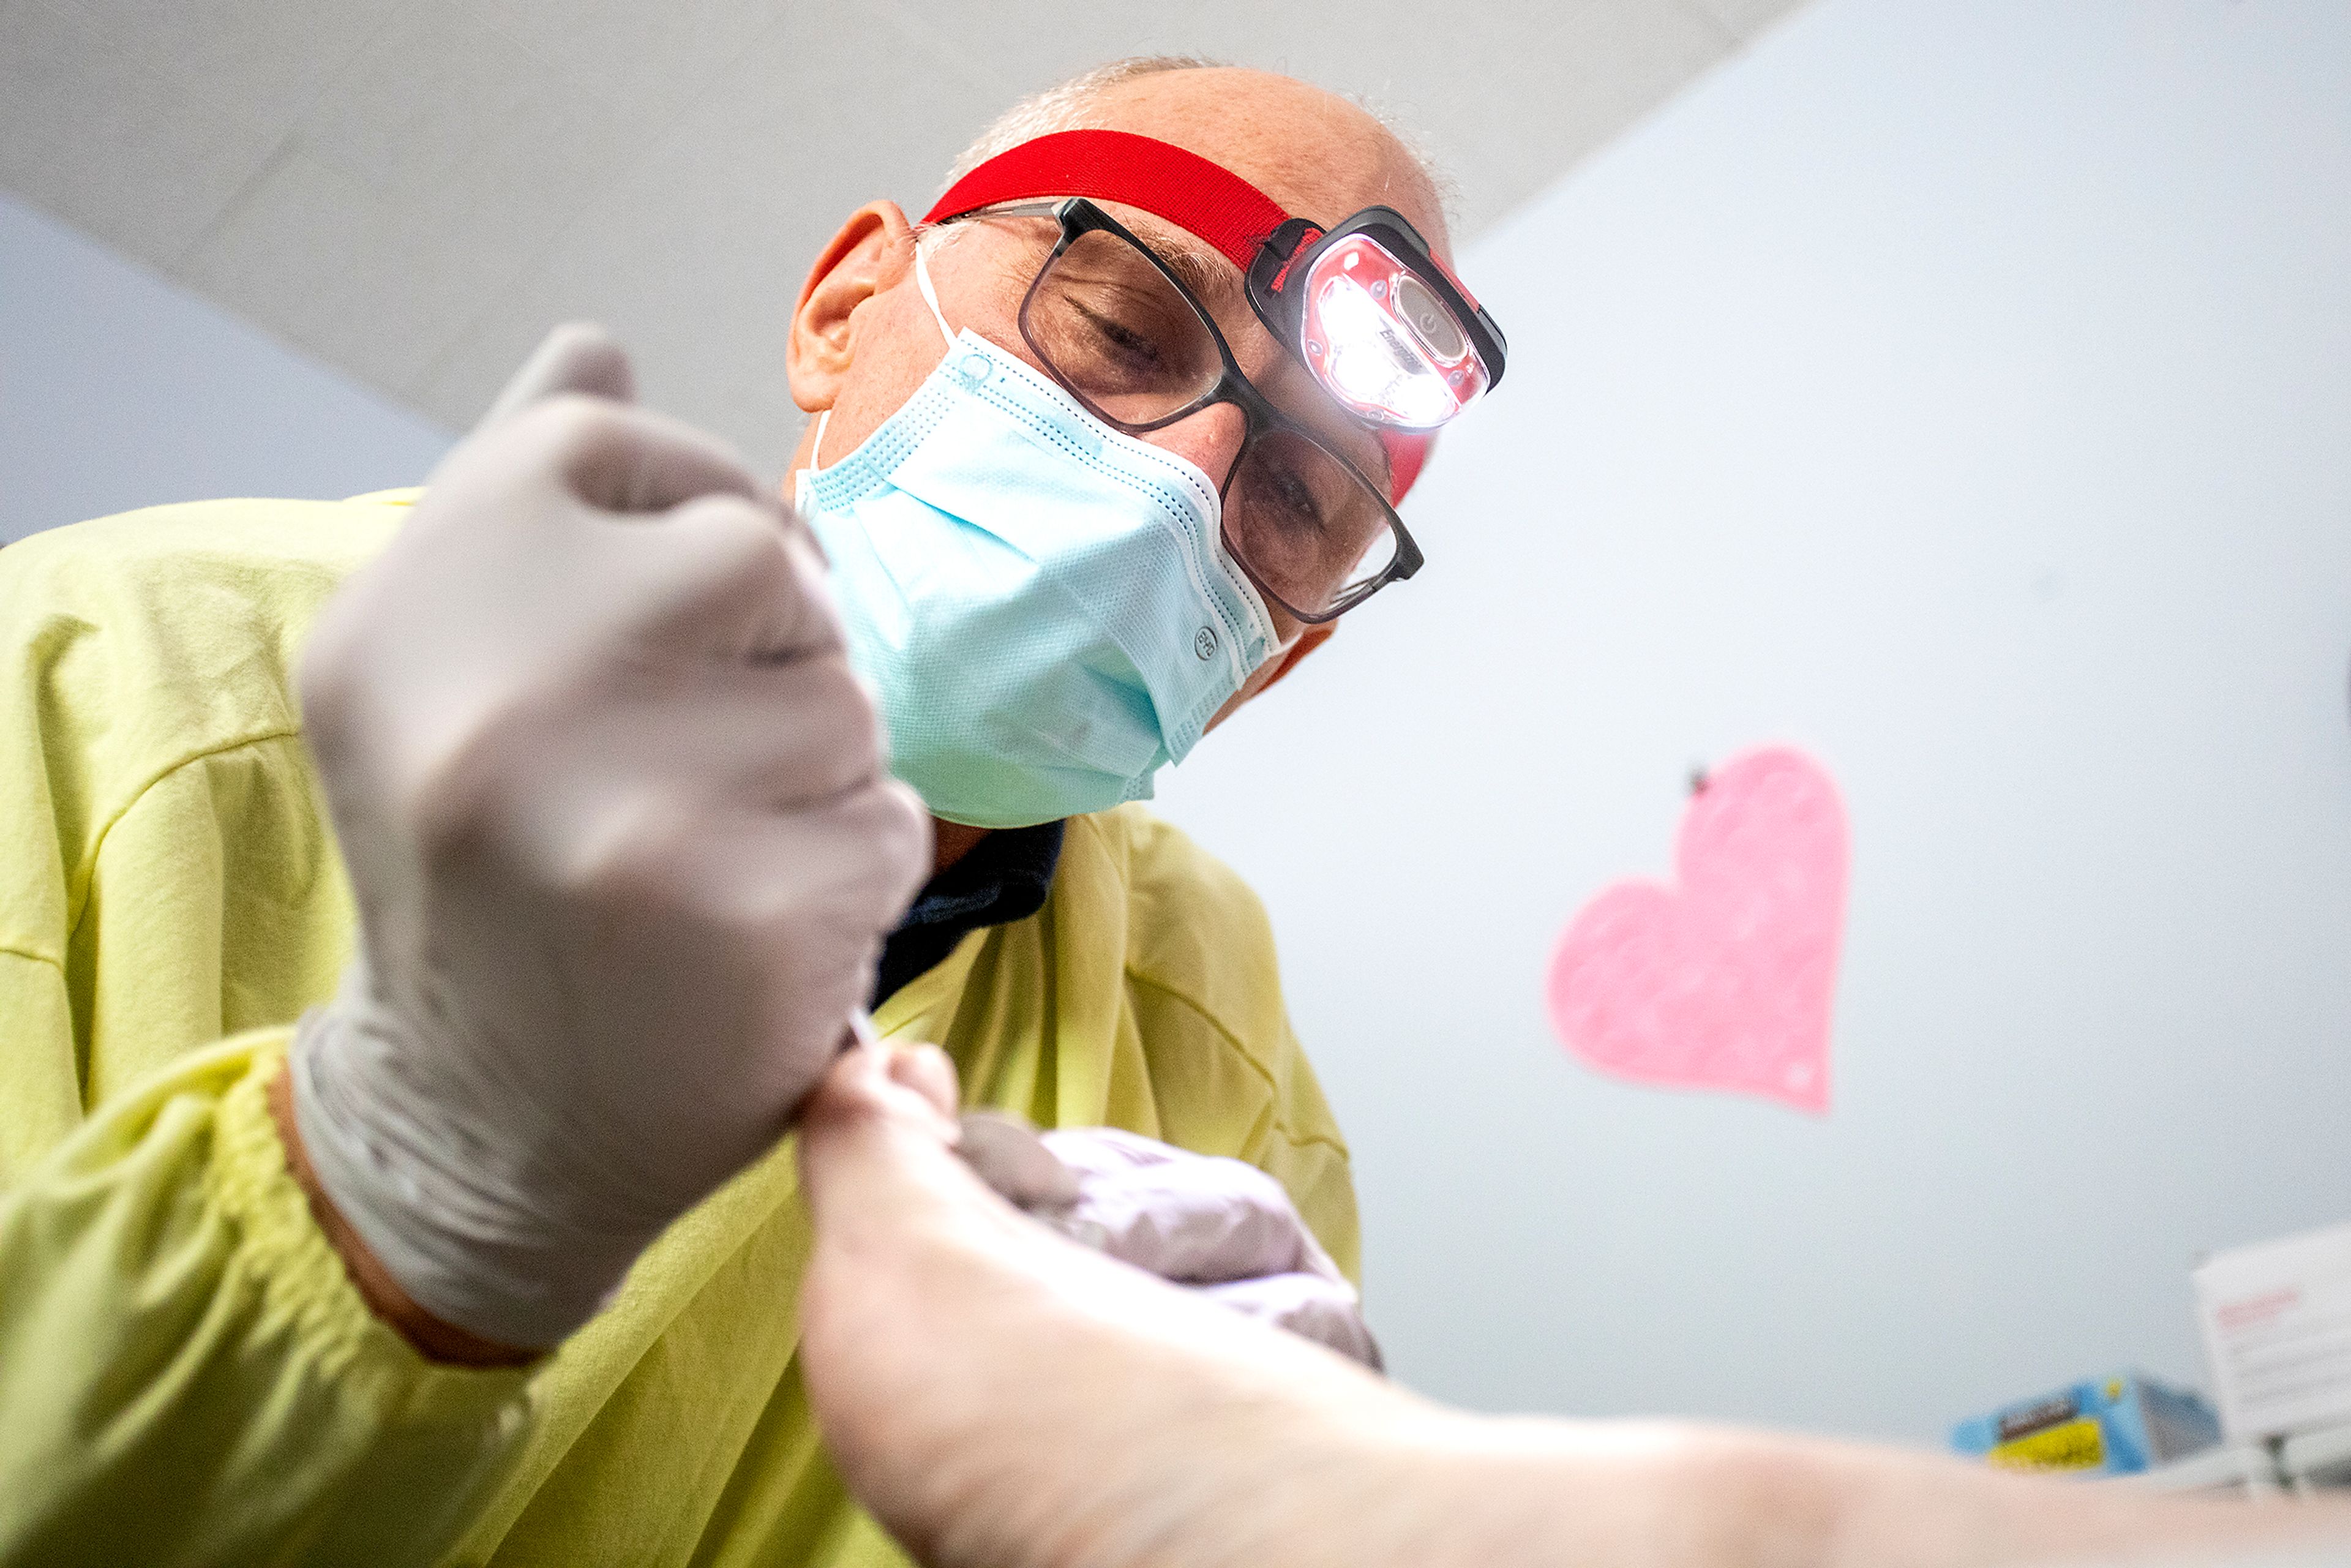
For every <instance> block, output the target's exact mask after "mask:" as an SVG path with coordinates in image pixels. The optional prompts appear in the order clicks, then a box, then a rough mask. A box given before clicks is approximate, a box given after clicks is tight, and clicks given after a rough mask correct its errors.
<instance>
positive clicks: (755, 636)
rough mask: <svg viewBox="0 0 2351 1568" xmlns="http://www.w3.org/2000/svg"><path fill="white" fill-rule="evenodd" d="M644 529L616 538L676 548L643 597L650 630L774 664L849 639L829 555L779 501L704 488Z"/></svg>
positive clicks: (666, 640)
mask: <svg viewBox="0 0 2351 1568" xmlns="http://www.w3.org/2000/svg"><path fill="white" fill-rule="evenodd" d="M637 531H638V530H636V529H634V528H625V529H619V530H615V532H616V533H617V534H619V535H620V536H621V537H619V538H612V539H611V540H610V542H611V543H612V544H615V545H621V546H624V547H626V548H627V549H631V550H644V551H651V550H659V551H662V552H664V553H665V554H667V555H668V556H670V557H671V558H672V566H671V567H670V568H668V569H664V570H662V571H661V573H660V575H661V576H662V578H663V579H664V586H663V587H662V588H661V589H660V591H657V592H653V593H649V594H648V595H647V597H646V601H645V604H646V612H647V614H646V617H645V621H644V623H643V634H644V635H645V636H646V637H647V638H648V640H650V641H653V642H656V643H662V644H664V645H666V646H672V647H691V648H696V649H700V650H702V651H704V652H705V653H716V654H719V655H721V656H724V657H727V658H734V659H753V660H758V661H759V662H761V663H764V664H789V663H791V662H793V661H795V660H798V659H803V658H807V657H809V656H810V655H812V654H821V653H839V652H840V651H841V648H842V647H843V646H844V645H845V641H846V640H845V638H844V637H843V634H842V632H841V612H840V610H839V609H838V608H837V607H836V606H835V604H834V603H833V598H832V585H831V581H830V580H828V574H827V573H826V570H825V566H824V560H823V558H822V557H821V556H820V555H819V554H818V553H817V550H816V548H815V546H814V544H813V543H812V542H811V541H810V539H809V538H808V537H807V535H806V533H805V532H804V531H801V530H799V529H798V528H795V527H793V526H792V525H791V521H790V518H789V514H787V513H785V512H783V511H782V510H781V509H780V508H779V507H777V506H775V505H774V504H773V503H769V502H746V501H743V500H741V499H739V498H737V497H733V496H705V497H701V498H700V499H698V500H695V501H691V502H688V503H687V504H686V505H684V506H682V507H676V508H674V510H672V511H671V512H670V513H669V515H668V516H667V517H664V518H663V519H662V520H661V523H660V526H659V528H657V529H656V530H653V531H654V532H655V533H657V535H658V539H657V540H651V539H646V540H640V539H639V538H635V537H633V536H635V535H636V534H637Z"/></svg>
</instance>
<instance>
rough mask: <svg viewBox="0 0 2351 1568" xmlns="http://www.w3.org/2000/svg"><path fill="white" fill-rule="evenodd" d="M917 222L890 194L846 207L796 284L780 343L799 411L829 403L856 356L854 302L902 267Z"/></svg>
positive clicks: (868, 295) (893, 279) (862, 300)
mask: <svg viewBox="0 0 2351 1568" xmlns="http://www.w3.org/2000/svg"><path fill="white" fill-rule="evenodd" d="M913 258H914V225H912V224H910V223H908V222H907V221H906V214H905V213H904V211H902V210H901V209H900V207H899V205H898V204H897V203H895V202H869V203H867V204H865V205H864V206H862V207H860V208H858V209H857V211H856V212H854V213H852V214H850V218H849V221H848V222H847V223H845V224H843V225H841V232H840V233H838V234H836V235H833V236H832V242H831V244H830V245H828V246H825V247H824V251H823V254H821V255H820V256H818V257H817V258H816V265H815V266H814V267H810V269H809V275H808V281H807V282H805V283H803V284H801V285H800V297H799V302H798V303H797V304H796V305H794V306H793V308H792V329H791V335H790V336H789V338H788V339H787V340H785V344H784V373H785V375H786V376H787V377H788V378H789V380H790V382H791V387H792V401H793V402H796V403H798V404H799V407H800V411H801V412H802V413H816V412H817V411H818V410H820V409H827V408H831V406H832V405H833V402H834V400H835V399H836V398H838V397H839V396H840V395H841V382H843V381H844V380H846V379H847V377H848V375H849V368H850V366H851V364H852V363H853V362H854V361H855V360H856V358H857V311H858V308H859V307H861V306H862V305H863V304H865V303H866V301H868V300H870V299H872V298H873V297H874V296H875V295H877V294H879V293H881V292H882V291H883V289H885V288H888V287H891V286H892V285H893V284H895V283H896V282H897V281H898V280H899V279H900V278H902V277H904V276H905V274H906V268H907V267H908V265H909V264H910V263H911V261H912V260H913Z"/></svg>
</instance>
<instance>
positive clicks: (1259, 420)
mask: <svg viewBox="0 0 2351 1568" xmlns="http://www.w3.org/2000/svg"><path fill="white" fill-rule="evenodd" d="M1021 217H1050V218H1052V219H1054V220H1055V221H1057V222H1058V223H1059V224H1060V225H1061V237H1060V239H1058V240H1056V241H1055V242H1054V245H1053V248H1052V250H1051V251H1050V253H1048V254H1047V256H1046V257H1045V259H1044V260H1043V261H1042V262H1041V263H1040V264H1039V265H1038V267H1037V276H1036V277H1033V278H1031V279H1029V288H1028V291H1027V292H1026V293H1025V294H1023V295H1022V296H1021V298H1020V312H1019V327H1020V338H1021V340H1022V341H1023V342H1025V343H1027V344H1028V345H1029V351H1030V352H1031V353H1033V354H1035V355H1036V356H1037V362H1038V363H1039V364H1040V365H1042V366H1044V368H1045V371H1046V373H1047V374H1048V375H1050V376H1051V377H1052V378H1053V380H1054V382H1056V383H1058V384H1059V385H1060V386H1061V390H1062V391H1064V392H1068V393H1069V394H1070V395H1071V397H1073V398H1075V399H1077V400H1078V402H1079V403H1080V404H1081V405H1082V406H1083V407H1084V409H1085V410H1086V412H1087V413H1091V414H1092V415H1093V416H1094V417H1095V418H1097V419H1099V420H1101V421H1102V423H1105V424H1107V425H1109V426H1111V427H1112V428H1113V430H1118V431H1122V432H1123V433H1124V434H1128V435H1147V434H1150V433H1151V432H1153V431H1155V430H1165V428H1167V426H1169V425H1171V424H1174V423H1175V422H1176V421H1178V420H1181V419H1188V418H1190V417H1191V416H1192V415H1193V414H1196V413H1199V412H1200V411H1201V410H1203V409H1206V408H1213V407H1215V406H1216V405H1217V403H1220V402H1229V403H1232V404H1234V405H1235V406H1237V407H1238V408H1239V410H1240V411H1241V422H1242V428H1241V444H1240V448H1239V450H1238V451H1237V452H1235V453H1234V454H1233V461H1232V465H1231V466H1230V467H1229V468H1228V469H1227V470H1226V471H1225V476H1224V480H1223V482H1222V483H1220V484H1219V485H1218V486H1217V500H1218V501H1219V502H1222V501H1223V499H1224V495H1225V492H1226V491H1227V490H1228V489H1230V488H1231V487H1232V482H1233V476H1235V475H1237V474H1238V473H1239V472H1240V467H1241V460H1242V459H1243V458H1244V457H1246V456H1248V455H1249V447H1250V446H1251V445H1253V444H1255V443H1256V442H1257V441H1258V439H1259V437H1260V436H1262V435H1264V434H1267V433H1269V432H1271V431H1277V430H1279V431H1286V432H1288V433H1289V434H1291V435H1294V436H1296V437H1298V438H1299V439H1300V440H1301V441H1303V442H1305V443H1306V444H1308V445H1310V446H1311V447H1313V448H1314V449H1315V450H1316V451H1317V452H1320V453H1322V455H1324V456H1325V457H1328V458H1330V459H1331V461H1332V462H1333V463H1336V464H1338V465H1339V466H1341V467H1342V468H1344V469H1345V470H1346V471H1347V472H1348V473H1349V474H1352V475H1353V476H1354V477H1355V481H1356V483H1358V484H1360V485H1361V486H1363V487H1364V494H1365V495H1367V496H1369V497H1371V498H1372V499H1373V500H1374V502H1376V503H1378V505H1379V508H1380V510H1381V512H1382V513H1383V514H1384V516H1385V517H1386V518H1387V522H1388V532H1389V534H1390V535H1391V536H1392V537H1393V538H1394V539H1395V559H1392V560H1390V561H1389V562H1388V563H1387V565H1385V566H1384V567H1382V568H1381V569H1380V571H1379V574H1378V575H1377V576H1375V577H1373V578H1372V579H1370V580H1368V581H1366V582H1364V583H1362V584H1360V585H1358V587H1357V588H1355V589H1353V590H1350V591H1348V592H1347V593H1345V594H1343V595H1342V596H1341V598H1340V599H1339V601H1337V602H1336V603H1334V604H1332V606H1331V607H1330V608H1329V609H1327V610H1322V611H1318V612H1313V613H1311V614H1310V613H1308V612H1305V611H1303V610H1301V609H1299V608H1298V607H1297V606H1296V605H1294V604H1291V603H1290V601H1288V600H1286V599H1284V598H1282V597H1281V595H1280V594H1279V593H1276V592H1275V591H1273V590H1272V589H1271V588H1270V587H1268V586H1267V584H1266V582H1265V580H1264V579H1262V578H1261V577H1259V575H1258V570H1257V568H1255V567H1253V566H1251V565H1250V564H1249V559H1248V558H1247V557H1246V556H1244V555H1243V554H1242V553H1241V552H1240V551H1239V550H1238V549H1235V548H1234V547H1233V542H1232V539H1231V538H1230V537H1229V535H1228V534H1227V533H1226V530H1225V528H1224V526H1223V523H1222V521H1221V519H1220V520H1219V524H1218V528H1217V532H1218V534H1219V536H1220V538H1218V541H1217V542H1218V544H1219V545H1220V546H1221V547H1222V548H1223V549H1224V551H1225V553H1226V554H1227V555H1228V556H1230V557H1232V559H1233V560H1234V561H1235V563H1237V564H1238V566H1239V567H1240V569H1241V570H1242V571H1243V572H1244V573H1246V574H1247V575H1248V577H1249V581H1250V582H1251V583H1253V584H1255V585H1256V587H1257V590H1258V591H1259V592H1260V593H1262V594H1264V595H1265V596H1266V597H1267V598H1268V599H1270V600H1271V601H1273V602H1274V603H1276V604H1279V605H1280V606H1281V608H1282V609H1283V610H1284V611H1285V612H1288V613H1289V614H1290V615H1291V616H1293V617H1295V618H1296V619H1297V620H1299V621H1301V622H1304V623H1305V624H1307V625H1310V626H1316V625H1321V624H1323V623H1324V622H1332V621H1336V620H1337V619H1338V618H1339V617H1340V616H1342V615H1344V614H1345V613H1346V612H1348V611H1350V610H1353V609H1354V608H1355V607H1356V606H1357V605H1360V604H1362V603H1363V602H1364V601H1365V600H1367V599H1369V598H1371V596H1372V595H1373V594H1374V593H1377V592H1378V591H1380V590H1381V589H1383V588H1385V587H1386V586H1387V585H1388V584H1390V583H1392V582H1402V581H1404V580H1405V579H1407V578H1409V577H1411V576H1413V575H1414V574H1415V573H1416V572H1417V571H1419V570H1420V569H1421V566H1422V565H1423V564H1424V559H1425V558H1424V557H1423V556H1422V555H1421V553H1420V546H1419V544H1418V543H1417V542H1416V540H1415V539H1414V538H1413V537H1412V530H1411V529H1409V528H1405V526H1404V519H1403V518H1402V517H1398V516H1396V509H1395V507H1394V506H1393V505H1392V504H1390V502H1389V501H1388V498H1387V491H1386V487H1385V486H1384V485H1382V484H1380V483H1379V482H1377V481H1375V480H1374V479H1373V478H1372V476H1370V475H1368V474H1366V473H1364V471H1363V469H1361V468H1359V467H1357V466H1356V465H1355V464H1354V463H1353V461H1352V460H1350V459H1349V458H1348V457H1347V456H1346V455H1343V454H1342V453H1339V452H1335V451H1333V450H1332V448H1331V446H1330V445H1329V444H1327V443H1325V442H1324V441H1323V440H1322V437H1320V436H1318V435H1317V434H1314V432H1313V431H1312V430H1311V429H1310V428H1309V427H1308V426H1307V425H1306V424H1305V423H1303V422H1301V421H1300V420H1297V419H1294V418H1292V417H1291V416H1290V415H1289V414H1287V413H1283V412H1282V411H1281V409H1280V407H1279V406H1277V405H1276V404H1275V403H1274V402H1273V400H1272V399H1271V398H1269V397H1268V396H1266V394H1265V393H1264V392H1261V391H1259V389H1258V386H1257V383H1255V382H1252V381H1250V380H1249V377H1248V376H1247V375H1246V374H1244V373H1243V372H1242V371H1241V367H1240V361H1238V360H1236V359H1235V358H1234V357H1233V350H1232V345H1231V344H1230V343H1228V342H1227V341H1226V340H1225V334H1224V331H1223V329H1221V328H1219V327H1218V326H1217V319H1216V318H1215V317H1214V316H1213V315H1211V314H1209V311H1208V308H1207V306H1206V305H1203V304H1202V303H1201V302H1200V298H1199V296H1197V295H1196V294H1194V293H1193V292H1192V290H1191V289H1190V287H1187V286H1186V284H1185V282H1184V280H1183V279H1182V278H1181V277H1177V276H1176V274H1175V268H1174V267H1170V266H1169V265H1168V264H1167V260H1166V258H1165V256H1161V255H1160V254H1159V253H1158V252H1157V251H1156V250H1155V249H1153V248H1152V247H1151V246H1150V245H1149V244H1148V243H1146V242H1145V241H1144V239H1143V238H1142V237H1141V236H1140V235H1136V234H1135V233H1134V231H1133V230H1132V229H1129V228H1128V227H1127V226H1126V225H1124V224H1122V223H1120V222H1119V221H1118V220H1117V219H1116V218H1114V217H1113V216H1111V215H1110V214H1108V213H1106V212H1104V211H1102V208H1100V207H1098V206H1096V205H1095V204H1093V203H1092V202H1091V201H1089V200H1088V199H1087V198H1085V197H1083V196H1070V197H1066V198H1064V199H1062V200H1061V201H1058V202H1024V203H1019V204H1013V205H1010V206H1001V207H983V208H981V209H979V210H978V211H977V212H972V213H965V214H960V215H958V216H956V217H952V218H949V219H947V220H946V222H945V223H942V224H941V225H938V226H939V227H941V228H945V227H947V226H949V225H954V224H960V223H969V222H971V221H972V220H974V219H977V218H1021ZM1097 232H1099V233H1102V234H1108V235H1113V236H1115V237H1116V238H1119V239H1122V240H1124V241H1125V242H1126V243H1127V244H1128V245H1130V246H1134V248H1135V249H1136V250H1137V251H1139V252H1141V253H1142V254H1143V256H1144V257H1145V258H1146V259H1148V260H1149V261H1150V263H1151V265H1152V266H1153V267H1156V268H1157V269H1158V271H1159V275H1160V276H1161V277H1164V278H1165V279H1166V280H1167V284H1168V287H1171V288H1173V289H1175V293H1176V297H1177V298H1180V299H1182V300H1183V301H1184V303H1185V304H1186V305H1187V306H1189V307H1191V309H1192V314H1193V315H1194V316H1196V317H1197V318H1198V319H1199V322H1200V325H1201V326H1202V327H1203V328H1205V329H1207V334H1208V339H1209V340H1210V341H1211V342H1213V343H1215V344H1216V345H1217V356H1218V357H1219V358H1220V359H1221V360H1222V361H1224V373H1223V374H1222V375H1221V376H1219V377H1218V378H1217V382H1216V384H1215V385H1214V386H1212V387H1210V388H1209V389H1208V390H1207V392H1203V393H1202V394H1201V395H1200V396H1198V397H1196V398H1194V399H1193V400H1192V401H1191V402H1187V403H1186V404H1185V405H1184V406H1183V407H1181V408H1179V409H1176V410H1175V412H1174V413H1169V414H1165V415H1164V416H1162V417H1160V418H1158V419H1155V420H1151V421H1149V422H1147V423H1140V424H1138V423H1134V422H1133V421H1129V420H1123V419H1120V418H1118V417H1116V416H1115V415H1113V414H1112V413H1108V412H1106V411H1105V410H1103V409H1102V408H1099V407H1097V406H1096V405H1095V403H1094V401H1093V400H1092V398H1090V397H1088V396H1087V395H1086V394H1085V393H1084V392H1080V391H1079V390H1078V389H1077V387H1076V386H1074V385H1073V384H1071V381H1070V379H1069V378H1068V377H1067V376H1066V375H1064V374H1063V373H1062V372H1061V371H1060V370H1059V369H1058V368H1057V367H1056V366H1055V365H1054V363H1053V361H1052V356H1051V355H1050V354H1048V353H1047V352H1046V351H1045V348H1044V345H1042V344H1040V342H1038V341H1037V339H1036V335H1035V334H1034V333H1032V332H1031V331H1030V330H1029V306H1030V305H1031V304H1033V303H1034V302H1035V300H1036V298H1037V290H1038V289H1039V288H1040V287H1043V285H1044V282H1045V275H1046V274H1047V273H1048V272H1050V271H1051V270H1052V267H1053V264H1054V263H1055V262H1057V261H1059V260H1061V256H1063V254H1064V253H1066V252H1067V251H1068V250H1069V248H1070V247H1071V246H1072V245H1075V244H1076V243H1077V242H1078V240H1079V239H1080V238H1081V237H1082V236H1084V235H1087V234H1091V233H1097ZM1372 428H1373V427H1372V426H1371V425H1368V424H1366V425H1364V429H1365V430H1370V429H1372Z"/></svg>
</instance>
